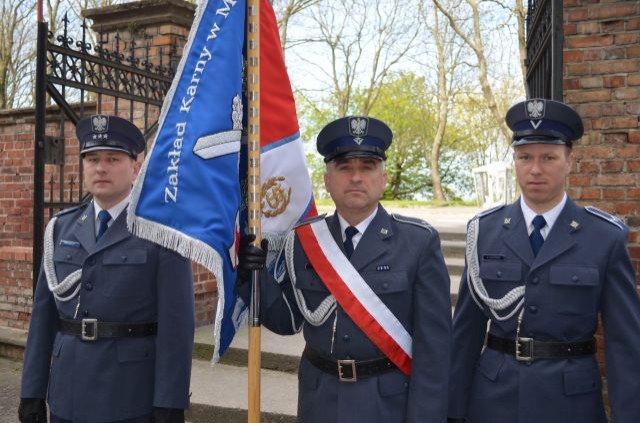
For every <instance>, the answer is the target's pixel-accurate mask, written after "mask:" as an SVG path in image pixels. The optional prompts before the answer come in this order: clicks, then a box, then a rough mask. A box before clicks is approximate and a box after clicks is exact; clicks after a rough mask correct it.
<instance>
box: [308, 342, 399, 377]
mask: <svg viewBox="0 0 640 423" xmlns="http://www.w3.org/2000/svg"><path fill="white" fill-rule="evenodd" d="M302 356H303V357H305V358H306V359H307V360H309V362H310V363H311V364H313V365H314V366H316V367H317V368H318V369H320V370H322V371H323V372H325V373H329V374H330V375H333V376H337V377H338V379H340V382H356V381H357V380H358V378H359V377H367V376H374V375H377V374H380V373H385V372H389V371H392V370H397V369H398V368H397V367H396V365H395V364H393V363H392V362H391V360H389V359H388V358H387V357H381V358H374V359H373V360H333V359H330V358H326V357H323V356H321V355H320V354H318V353H317V352H315V351H314V350H312V349H311V348H309V347H308V346H306V347H305V348H304V351H303V352H302Z"/></svg>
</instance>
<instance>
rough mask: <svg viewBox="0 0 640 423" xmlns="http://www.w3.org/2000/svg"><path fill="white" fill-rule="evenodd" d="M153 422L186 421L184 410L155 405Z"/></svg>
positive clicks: (181, 422) (182, 422)
mask: <svg viewBox="0 0 640 423" xmlns="http://www.w3.org/2000/svg"><path fill="white" fill-rule="evenodd" d="M151 423H184V410H181V409H179V408H160V407H153V414H152V415H151Z"/></svg>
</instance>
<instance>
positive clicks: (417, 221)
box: [391, 213, 433, 232]
mask: <svg viewBox="0 0 640 423" xmlns="http://www.w3.org/2000/svg"><path fill="white" fill-rule="evenodd" d="M391 217H392V218H393V220H395V221H398V222H400V223H408V224H409V225H414V226H420V227H421V228H425V229H426V230H428V231H429V232H432V231H433V226H431V225H429V224H428V223H427V222H425V221H424V220H422V219H418V218H417V217H410V216H402V215H400V214H396V213H391Z"/></svg>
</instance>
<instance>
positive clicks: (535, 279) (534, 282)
mask: <svg viewBox="0 0 640 423" xmlns="http://www.w3.org/2000/svg"><path fill="white" fill-rule="evenodd" d="M538 282H540V278H538V277H537V276H536V277H535V278H533V279H531V283H532V284H534V285H537V284H538Z"/></svg>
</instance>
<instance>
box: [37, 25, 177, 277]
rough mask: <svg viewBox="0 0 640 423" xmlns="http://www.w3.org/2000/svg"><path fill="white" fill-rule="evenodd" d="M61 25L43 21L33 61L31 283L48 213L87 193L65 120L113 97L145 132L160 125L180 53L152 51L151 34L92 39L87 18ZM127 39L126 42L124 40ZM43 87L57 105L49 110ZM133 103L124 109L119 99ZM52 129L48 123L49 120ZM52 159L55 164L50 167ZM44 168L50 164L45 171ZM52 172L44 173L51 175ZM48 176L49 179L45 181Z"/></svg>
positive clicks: (75, 119) (173, 49)
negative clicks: (73, 28)
mask: <svg viewBox="0 0 640 423" xmlns="http://www.w3.org/2000/svg"><path fill="white" fill-rule="evenodd" d="M62 23H63V25H62V28H61V33H60V34H59V35H57V36H55V35H54V34H52V33H50V32H48V25H47V23H46V22H39V23H38V52H37V55H38V56H37V57H38V59H37V65H36V66H37V68H36V107H35V109H36V124H35V132H36V134H35V140H36V143H35V152H34V211H33V228H34V230H33V284H34V289H35V285H36V283H37V279H38V272H39V269H40V262H41V260H42V243H43V236H44V220H45V219H44V218H45V212H46V211H47V210H48V213H49V216H51V215H52V214H53V213H55V212H56V211H57V210H61V209H63V208H66V207H70V206H73V205H75V204H79V203H81V202H83V201H86V198H83V181H82V161H81V160H80V158H79V157H78V155H75V154H73V155H70V154H65V133H64V131H65V122H66V121H70V122H72V123H73V124H74V125H75V124H76V123H77V122H78V120H80V119H81V118H82V116H83V115H84V113H85V110H86V109H87V108H89V107H90V108H91V109H94V110H95V111H96V112H98V113H100V112H101V111H102V107H103V104H104V103H105V102H106V101H108V102H110V103H112V104H113V105H114V107H113V111H111V110H110V111H109V113H110V114H116V115H120V114H125V115H126V116H127V117H128V118H129V119H130V120H133V119H134V117H135V118H136V120H137V121H138V122H139V121H140V120H142V122H143V124H142V126H143V127H142V128H141V129H142V131H143V133H144V134H145V137H146V138H147V139H148V138H149V137H150V136H151V135H152V134H153V133H154V132H155V128H156V126H157V119H158V116H159V114H160V108H161V106H162V102H163V99H164V96H165V94H166V93H167V91H168V90H169V88H170V87H171V82H172V80H173V76H174V73H175V68H176V67H177V63H178V60H179V58H178V57H177V56H176V46H175V45H172V46H170V47H167V48H165V49H164V50H160V52H159V54H157V55H156V56H155V57H153V58H152V57H150V51H151V45H150V37H147V36H146V35H145V34H142V39H141V40H140V39H137V38H136V36H135V35H134V34H132V35H131V37H130V38H129V39H128V40H123V39H121V37H120V34H118V33H116V34H115V36H113V35H112V37H111V38H112V40H111V44H112V46H113V48H112V49H111V50H109V49H108V48H106V47H105V45H107V44H109V43H110V42H109V40H108V37H109V34H100V33H98V34H97V39H98V40H99V41H97V42H96V45H95V46H94V45H93V44H92V43H91V42H90V40H89V34H88V27H87V25H86V22H84V21H83V22H82V25H81V34H80V36H79V37H78V39H77V40H76V39H74V38H73V37H72V35H71V34H70V25H69V19H68V17H67V16H65V18H64V19H63V20H62ZM122 45H124V46H125V47H124V48H122V49H121V46H122ZM46 94H49V96H50V98H51V100H52V101H53V102H54V103H55V105H56V106H58V108H57V109H53V108H52V109H50V110H47V99H46ZM89 102H90V105H89V104H88V103H89ZM122 102H124V103H125V104H128V107H126V108H125V110H120V104H121V103H122ZM51 121H54V122H55V121H57V122H58V124H57V126H58V132H59V133H58V134H57V135H55V136H47V135H45V128H47V122H49V123H51ZM48 128H49V131H50V130H51V126H49V127H48ZM47 165H49V166H50V167H49V168H47ZM46 169H49V171H47V170H46ZM46 174H48V180H45V179H46V178H47V175H46ZM46 184H48V187H45V185H46Z"/></svg>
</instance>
